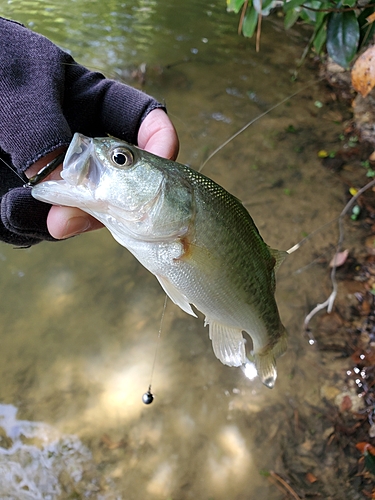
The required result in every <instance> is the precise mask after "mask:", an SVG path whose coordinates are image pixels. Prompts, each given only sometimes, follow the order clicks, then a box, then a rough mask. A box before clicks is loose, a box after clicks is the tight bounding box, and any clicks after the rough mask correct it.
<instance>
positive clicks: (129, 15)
mask: <svg viewBox="0 0 375 500" xmlns="http://www.w3.org/2000/svg"><path fill="white" fill-rule="evenodd" d="M1 3H2V15H4V16H6V17H11V18H13V19H16V20H18V21H20V22H23V23H24V24H25V25H26V26H29V27H30V28H32V29H34V30H36V31H38V32H40V33H43V34H45V35H46V36H48V37H49V38H51V39H52V40H54V41H55V43H57V44H59V45H60V46H61V47H62V48H64V49H65V50H68V51H69V52H70V53H72V55H73V56H74V57H75V58H76V60H77V61H78V62H80V63H82V64H85V65H87V66H88V67H90V68H92V69H97V70H100V71H103V72H104V73H105V74H106V75H107V76H109V77H115V78H118V79H121V80H122V81H126V82H132V84H133V85H135V86H137V87H139V88H142V89H143V90H145V91H146V92H148V93H150V94H152V95H154V96H155V97H157V98H158V99H159V100H162V101H165V102H166V104H167V107H168V111H169V114H170V116H171V117H172V119H173V121H174V123H175V125H176V127H177V130H178V133H179V136H180V140H181V153H180V156H179V160H180V161H181V162H184V163H188V164H189V165H191V166H192V167H194V168H199V166H200V165H201V163H202V162H203V161H204V160H205V158H206V157H207V156H208V154H209V153H210V152H212V151H213V150H214V149H215V148H216V147H218V146H219V145H220V144H221V143H222V142H224V141H225V140H226V139H227V138H228V137H229V136H231V135H232V134H233V133H234V132H236V131H237V130H238V129H240V128H241V127H242V126H243V125H244V124H245V123H247V122H248V121H250V120H251V119H253V118H254V117H256V116H257V115H259V114H261V113H262V112H264V111H265V110H267V109H268V108H270V107H271V106H273V105H274V104H276V103H277V102H279V101H281V100H282V99H284V98H285V97H286V96H288V95H291V94H293V93H294V92H296V91H297V90H299V89H303V88H304V87H305V86H307V85H309V84H310V83H311V82H312V80H314V79H316V71H315V70H314V69H313V68H309V63H307V64H306V65H305V66H304V67H303V68H302V69H301V70H300V71H299V73H298V78H297V80H295V79H294V76H295V69H296V62H297V60H298V58H299V57H300V55H301V52H302V50H303V47H304V44H305V43H306V40H307V37H308V34H307V35H305V34H304V32H303V31H300V32H291V33H288V34H285V33H284V32H283V31H282V30H281V29H280V27H279V21H278V19H277V17H275V18H273V19H272V20H270V21H268V22H264V24H263V34H262V40H261V51H260V53H256V52H255V49H254V41H248V40H244V39H243V38H240V37H238V36H237V34H236V24H237V18H236V17H235V16H233V15H229V14H227V13H226V12H225V2H224V1H221V0H220V1H219V0H215V1H212V2H208V3H206V2H198V1H197V0H195V1H193V2H192V1H180V2H177V3H176V2H172V1H164V2H156V1H154V0H143V1H142V0H139V1H137V2H130V1H129V2H121V1H108V2H100V1H97V2H93V1H89V2H88V1H85V0H77V1H72V2H70V3H69V8H66V4H64V3H61V2H43V1H38V2H34V1H8V2H4V1H3V2H1ZM305 38H306V39H305ZM295 42H297V43H295ZM145 68H146V71H145V73H144V72H143V73H142V71H144V69H145ZM317 101H319V102H320V103H322V104H323V106H322V107H318V106H317V105H316V103H317ZM340 119H342V111H341V110H340V108H339V106H338V105H337V104H335V103H334V102H332V100H331V98H330V95H329V93H328V92H327V90H326V89H325V88H324V86H323V85H322V84H315V85H311V86H309V87H308V88H306V89H305V90H303V91H302V92H301V93H299V94H298V95H297V96H295V97H293V98H292V99H291V100H290V101H288V102H287V103H286V104H284V105H282V106H280V107H278V108H277V109H275V110H274V111H272V113H270V114H268V115H267V116H265V117H263V118H262V119H261V120H259V121H258V122H256V124H254V125H253V126H252V127H250V128H249V129H248V130H247V131H246V132H245V133H244V134H242V135H241V136H240V137H238V138H237V139H236V140H234V141H233V142H232V143H230V144H229V145H228V146H226V147H225V148H224V149H223V150H221V151H220V152H219V153H218V154H217V155H216V156H215V157H214V158H213V159H212V160H210V162H209V163H208V164H207V165H206V166H205V168H204V171H203V172H204V173H205V174H206V175H208V176H210V177H212V178H213V179H214V180H215V181H217V182H219V183H220V184H221V185H223V186H224V187H225V188H226V189H227V190H229V191H230V192H231V193H233V194H234V195H235V196H237V197H238V198H240V199H241V200H243V201H244V202H246V206H247V207H248V209H249V211H250V213H251V214H252V216H253V218H254V220H255V222H256V224H257V226H258V228H259V229H260V232H261V234H262V235H263V237H264V239H265V241H266V242H267V243H268V244H269V245H270V246H272V247H276V248H280V249H287V248H289V247H291V246H292V245H294V244H295V243H296V242H297V241H299V240H300V239H301V238H302V237H303V236H304V235H305V234H308V233H310V232H312V231H313V230H315V229H317V228H318V227H320V226H321V225H323V224H324V223H325V222H327V221H329V220H332V219H334V217H336V216H337V215H338V213H339V212H340V211H341V209H342V206H343V201H344V200H343V192H342V187H341V185H340V184H339V183H338V182H337V180H336V179H335V177H334V176H333V175H332V174H331V173H329V172H327V171H325V170H323V168H322V166H321V164H320V161H319V159H318V156H317V153H318V151H319V150H320V149H326V150H328V151H330V150H334V149H335V148H336V149H337V148H338V143H339V134H340V133H341V125H340V124H339V123H338V122H340ZM349 236H350V235H349ZM336 237H337V235H336V230H335V225H332V226H330V227H329V228H328V229H327V230H325V231H322V232H320V233H318V234H316V235H315V236H314V238H312V239H311V240H310V241H309V243H308V244H307V245H306V246H304V247H303V248H302V249H301V250H300V251H299V252H297V253H295V254H293V255H292V256H291V257H290V258H289V259H288V260H287V261H286V262H285V264H283V266H282V268H281V269H280V271H279V274H278V277H279V280H278V288H277V300H278V304H279V308H280V312H281V316H282V319H283V323H284V324H285V326H286V327H287V329H288V331H289V335H290V342H289V345H290V347H289V350H288V352H287V354H286V355H285V356H284V357H283V358H281V359H279V360H278V373H279V376H278V380H277V384H276V387H275V389H274V390H272V391H270V390H268V389H267V388H265V387H264V386H262V384H261V383H260V382H259V380H257V379H255V380H253V381H250V380H248V379H247V378H246V377H245V376H244V374H243V372H242V371H241V370H239V369H233V368H229V367H226V366H223V365H222V364H221V363H220V362H219V361H218V360H217V359H216V357H215V356H214V354H213V352H212V348H211V342H210V340H209V338H208V331H207V329H206V328H204V327H203V318H202V316H201V315H200V316H199V319H198V320H197V319H194V318H192V317H189V316H188V315H186V314H185V313H183V312H182V311H180V310H179V309H178V308H177V307H176V306H174V305H173V304H172V303H171V302H169V303H168V305H167V310H166V314H165V320H164V324H163V331H162V335H161V340H160V342H159V344H158V351H157V358H156V364H155V371H154V374H153V379H152V385H153V392H154V393H155V402H154V403H153V404H152V405H151V406H148V407H146V406H144V405H143V404H142V401H141V396H142V394H143V393H144V392H145V391H146V390H147V388H148V385H149V383H150V374H151V369H152V365H153V361H154V356H155V350H156V346H157V341H158V325H159V321H160V317H161V312H162V307H163V303H164V295H163V292H162V290H161V289H160V286H159V285H158V283H157V282H156V280H155V278H153V277H152V276H151V275H150V274H149V273H148V272H147V271H146V270H145V269H143V268H142V267H141V266H140V265H139V264H138V263H137V262H136V261H135V259H134V258H133V257H132V256H131V255H130V254H129V253H128V252H127V251H126V250H125V249H124V248H122V247H120V246H119V245H118V244H117V243H116V242H115V241H114V240H112V238H111V236H110V234H109V233H108V232H107V231H106V230H101V231H98V232H95V233H91V234H87V235H84V236H80V237H77V238H73V239H71V240H69V241H65V242H60V243H42V244H40V245H37V246H36V247H34V248H30V249H27V250H15V249H13V248H12V247H10V246H7V245H5V244H3V245H1V246H0V265H1V274H0V288H1V297H2V300H1V301H0V317H1V318H2V321H1V326H0V329H1V331H0V336H1V345H2V348H1V351H0V378H1V384H0V400H1V402H2V403H3V404H7V405H14V406H15V407H17V408H18V412H19V413H18V418H19V419H22V420H24V421H26V420H28V421H35V422H44V423H45V424H48V425H49V426H52V428H54V429H55V431H56V432H57V433H60V435H61V436H62V435H66V434H70V435H74V436H75V438H74V439H76V438H78V439H79V440H80V442H81V443H83V445H82V446H85V447H86V448H85V451H84V452H81V451H80V452H79V453H80V454H79V453H78V451H77V463H79V468H80V470H81V469H82V470H83V471H84V472H83V475H82V477H78V478H74V477H73V476H72V473H71V471H70V470H65V471H64V473H62V472H61V470H60V469H58V468H57V466H56V471H57V472H56V475H57V476H58V482H59V485H60V486H56V488H57V489H56V490H55V491H58V488H60V491H61V494H57V493H53V495H54V496H53V498H72V495H73V492H75V494H76V495H77V496H76V497H74V498H77V497H78V498H97V499H112V498H113V499H114V498H123V499H126V500H132V499H134V500H136V499H137V500H138V499H140V498H148V499H150V500H153V499H155V500H157V499H165V500H166V499H174V500H184V499H189V498H199V499H202V500H203V499H207V500H208V499H215V500H224V499H225V500H227V499H231V500H235V499H236V500H237V499H238V500H240V499H254V500H259V499H267V500H278V499H282V498H285V495H284V493H282V492H280V490H279V489H278V488H277V487H276V486H275V484H274V483H273V482H271V481H270V480H269V479H268V478H267V477H266V474H265V472H267V471H270V470H274V471H276V472H278V473H280V474H286V475H287V474H288V471H289V469H288V467H289V465H290V464H291V463H292V462H293V461H296V460H297V461H301V462H302V463H303V460H304V455H303V447H302V452H301V449H297V448H296V447H295V443H294V442H293V443H292V441H293V440H291V438H290V436H291V435H294V434H295V433H297V434H298V433H299V434H298V436H299V438H298V439H299V442H300V443H302V444H303V443H305V442H306V441H308V440H309V439H310V437H311V436H312V435H314V434H315V435H316V434H317V433H318V434H319V433H320V434H321V435H322V439H323V436H324V433H326V432H327V428H325V427H324V425H323V424H322V423H321V420H320V417H319V413H318V410H317V409H319V408H320V407H321V406H324V405H325V404H326V400H325V399H324V397H325V398H327V394H329V391H328V389H329V388H331V389H332V386H333V387H334V389H337V391H340V390H341V386H340V381H339V377H337V383H336V382H334V381H333V376H332V373H333V370H336V373H339V374H340V373H341V372H342V370H343V369H344V368H343V365H337V366H336V365H334V366H333V365H332V364H330V363H326V361H325V359H324V358H323V357H322V356H321V354H320V352H319V347H318V346H317V345H316V344H314V345H311V344H310V343H309V339H308V338H307V337H306V336H304V334H303V329H302V324H303V319H304V317H305V315H306V314H307V313H308V312H309V310H310V309H311V308H312V307H314V305H315V304H316V303H317V302H322V301H323V300H325V298H326V297H327V295H328V294H329V293H330V288H329V287H330V285H329V279H328V275H329V272H328V271H327V269H326V268H325V267H323V266H318V265H312V266H310V267H309V268H308V269H307V270H305V271H304V272H298V273H296V271H297V270H299V269H300V268H302V267H303V266H305V265H307V264H309V263H311V262H312V261H313V260H314V259H315V258H316V257H317V256H319V255H321V254H325V252H327V250H330V249H331V250H332V246H333V245H334V243H335V239H336ZM352 237H353V238H355V234H354V235H352ZM340 370H341V371H340ZM335 384H336V386H335ZM327 387H328V389H327ZM331 392H332V391H331ZM333 393H334V394H336V392H335V391H333ZM9 408H10V407H9ZM296 415H299V418H300V421H303V426H302V427H301V426H300V427H298V425H297V423H296V420H295V418H296ZM0 416H1V415H0ZM0 423H1V422H0ZM38 429H39V427H38ZM38 432H39V430H38ZM41 432H42V431H41ZM322 442H323V441H322ZM72 446H73V445H72ZM62 449H63V448H62ZM34 451H35V450H34ZM74 453H75V452H74V451H72V452H71V457H73V458H72V460H74V457H75V455H74ZM319 453H320V454H319ZM56 456H57V457H60V458H61V461H62V462H63V461H64V460H65V458H64V453H63V451H61V449H60V448H59V450H58V452H56ZM82 457H84V458H82ZM34 458H35V460H39V462H38V463H39V465H38V466H40V467H42V465H40V464H42V463H43V460H42V458H41V456H39V458H38V456H37V455H35V456H34ZM14 460H16V458H14ZM330 460H331V459H330V455H329V453H328V454H327V453H323V451H320V452H318V451H317V453H316V460H315V462H314V461H312V462H311V463H309V464H308V470H309V471H310V472H311V473H314V474H315V475H316V476H318V477H319V480H320V481H321V482H322V483H323V484H324V487H323V489H324V491H325V494H326V496H327V498H335V499H336V498H337V499H339V498H340V499H343V498H345V497H344V496H342V495H345V493H343V490H342V489H341V488H342V484H343V482H344V481H345V479H343V478H339V477H337V476H336V474H335V470H334V464H333V463H332V460H331V461H330ZM82 463H83V465H82ZM51 467H52V466H51ZM53 467H55V465H53ZM306 467H307V465H306V464H305V469H306ZM305 469H301V473H300V476H298V477H297V476H294V481H295V482H296V483H297V484H298V481H300V484H302V483H303V481H304V474H305ZM1 470H2V469H1V468H0V474H1ZM53 470H54V469H53ZM289 472H290V471H289ZM34 479H35V484H36V488H37V487H39V488H40V490H39V491H40V492H42V493H39V494H40V495H42V496H36V495H37V494H36V493H35V495H34V496H32V495H31V493H30V491H31V489H30V488H29V490H28V491H26V489H24V490H23V491H22V492H21V490H20V489H19V490H18V493H17V495H18V496H15V495H16V494H15V491H16V489H15V490H14V491H13V492H12V493H11V494H10V496H9V498H15V497H17V498H20V499H23V498H25V499H26V498H50V497H47V493H43V491H47V490H43V489H42V486H40V485H39V486H38V485H37V481H38V480H37V478H34ZM0 483H1V481H0ZM303 484H305V483H303ZM305 486H306V485H305ZM17 487H18V486H15V488H17ZM25 491H26V492H25ZM51 491H52V490H51ZM338 491H340V494H339V496H337V495H336V493H337V492H338ZM0 493H2V496H1V498H8V497H7V496H6V492H1V486H0ZM33 494H34V493H33ZM12 495H13V496H12ZM348 498H349V497H348ZM350 498H352V497H350Z"/></svg>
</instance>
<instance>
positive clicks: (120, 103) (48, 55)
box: [0, 17, 178, 247]
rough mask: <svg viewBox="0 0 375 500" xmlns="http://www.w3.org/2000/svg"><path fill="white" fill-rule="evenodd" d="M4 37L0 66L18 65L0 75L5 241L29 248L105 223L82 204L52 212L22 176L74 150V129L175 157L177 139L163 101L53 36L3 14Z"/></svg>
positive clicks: (0, 215)
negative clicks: (88, 64) (107, 73)
mask: <svg viewBox="0 0 375 500" xmlns="http://www.w3.org/2000/svg"><path fill="white" fill-rule="evenodd" d="M0 39H1V42H2V49H4V50H1V51H0V67H4V68H13V69H14V67H15V66H14V61H17V71H9V72H8V73H7V75H6V77H4V78H3V77H0V122H1V123H3V124H5V125H4V127H0V204H1V210H0V240H2V241H5V242H7V243H10V244H13V245H16V246H21V247H22V246H30V245H34V244H36V243H38V242H40V241H42V240H53V239H61V238H66V237H68V236H72V235H74V234H78V233H81V232H85V231H89V230H91V229H96V228H98V227H100V224H99V222H97V221H95V220H94V219H92V218H90V217H89V216H88V215H86V214H83V212H80V211H77V210H76V209H72V208H64V209H63V208H61V207H60V208H56V207H54V208H52V209H51V207H50V205H48V204H45V203H42V202H39V201H38V200H35V199H34V198H33V197H32V195H31V191H30V189H28V188H24V187H22V184H21V182H20V179H19V178H17V177H16V175H18V176H21V177H22V176H23V174H24V173H25V172H26V171H27V175H28V176H32V175H33V174H34V173H36V172H37V171H39V170H40V169H41V167H43V166H44V165H46V163H48V162H49V161H51V159H53V158H55V157H56V155H57V153H58V152H59V150H60V149H61V148H67V147H68V145H69V143H70V141H71V139H72V137H73V134H74V133H75V132H80V133H82V134H84V135H86V136H88V137H103V136H104V135H106V134H108V135H111V136H113V137H118V138H119V139H123V140H125V141H127V142H130V143H131V144H137V143H138V144H139V145H140V147H142V148H145V149H147V150H148V151H151V152H153V153H156V154H159V155H161V156H167V157H168V158H175V157H176V155H177V151H178V140H177V136H176V132H175V130H174V128H173V125H172V124H171V122H170V120H169V118H168V117H167V115H166V114H165V113H164V111H163V106H162V105H161V104H160V103H158V102H157V101H156V100H155V99H154V98H152V97H151V96H149V95H147V94H145V93H144V92H141V91H139V90H137V89H135V88H133V87H130V86H129V85H126V84H123V83H120V82H116V81H115V80H110V79H108V78H105V77H104V75H102V74H100V73H98V72H95V71H90V70H88V69H87V68H85V67H84V66H82V65H80V64H77V63H76V61H74V59H73V58H72V57H71V56H70V55H69V54H68V53H66V52H64V51H62V50H61V49H60V48H59V47H57V46H56V45H55V44H53V43H52V42H51V41H50V40H48V39H47V38H45V37H43V36H41V35H38V34H37V33H34V32H33V31H31V30H28V29H27V28H25V27H24V26H22V25H20V24H18V23H16V22H13V21H9V20H6V19H4V18H2V17H0ZM35 54H43V56H44V57H43V58H38V57H35ZM46 61H48V64H46ZM14 103H17V106H15V105H14ZM7 165H11V169H9V168H8V167H7ZM12 170H13V171H14V172H17V174H15V173H14V172H12ZM49 212H50V213H49ZM48 214H49V215H48ZM47 215H48V221H47Z"/></svg>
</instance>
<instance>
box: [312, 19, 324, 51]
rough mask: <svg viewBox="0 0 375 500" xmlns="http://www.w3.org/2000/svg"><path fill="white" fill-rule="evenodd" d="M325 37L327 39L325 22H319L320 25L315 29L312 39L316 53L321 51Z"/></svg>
mask: <svg viewBox="0 0 375 500" xmlns="http://www.w3.org/2000/svg"><path fill="white" fill-rule="evenodd" d="M326 39H327V26H326V23H321V25H320V27H319V28H318V29H317V31H316V33H315V36H314V40H313V45H314V49H315V51H316V53H317V54H318V55H319V54H320V53H321V51H322V48H323V45H324V44H325V41H326Z"/></svg>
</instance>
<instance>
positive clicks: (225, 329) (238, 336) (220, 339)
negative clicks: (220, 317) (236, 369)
mask: <svg viewBox="0 0 375 500" xmlns="http://www.w3.org/2000/svg"><path fill="white" fill-rule="evenodd" d="M205 325H209V335H210V339H211V340H212V348H213V350H214V353H215V356H216V357H217V358H218V359H220V361H221V362H222V363H224V365H228V366H241V365H243V364H244V363H245V362H246V353H245V339H244V338H243V336H242V330H240V329H239V328H233V327H230V326H227V325H223V324H222V323H219V322H217V321H215V320H212V319H210V318H206V319H205Z"/></svg>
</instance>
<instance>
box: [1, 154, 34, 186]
mask: <svg viewBox="0 0 375 500" xmlns="http://www.w3.org/2000/svg"><path fill="white" fill-rule="evenodd" d="M0 160H1V161H2V162H3V163H4V165H5V166H6V167H8V168H10V170H11V171H12V172H13V173H14V174H15V175H16V176H17V177H18V178H19V179H21V181H22V182H23V183H24V184H25V182H27V181H28V178H27V177H26V176H25V177H22V175H20V174H19V173H18V172H17V170H16V169H15V168H14V167H13V165H11V164H10V163H8V162H6V161H5V160H4V158H1V157H0Z"/></svg>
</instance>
